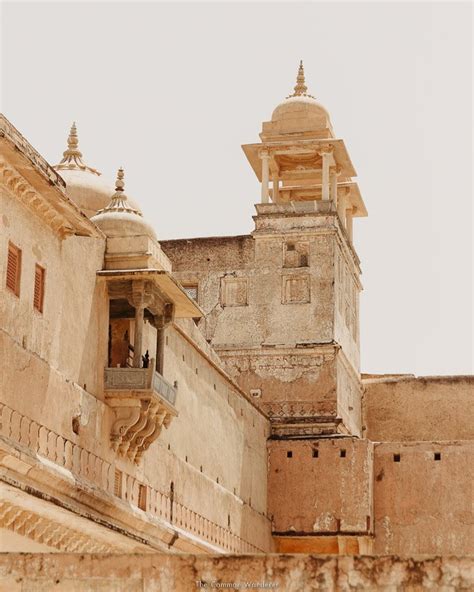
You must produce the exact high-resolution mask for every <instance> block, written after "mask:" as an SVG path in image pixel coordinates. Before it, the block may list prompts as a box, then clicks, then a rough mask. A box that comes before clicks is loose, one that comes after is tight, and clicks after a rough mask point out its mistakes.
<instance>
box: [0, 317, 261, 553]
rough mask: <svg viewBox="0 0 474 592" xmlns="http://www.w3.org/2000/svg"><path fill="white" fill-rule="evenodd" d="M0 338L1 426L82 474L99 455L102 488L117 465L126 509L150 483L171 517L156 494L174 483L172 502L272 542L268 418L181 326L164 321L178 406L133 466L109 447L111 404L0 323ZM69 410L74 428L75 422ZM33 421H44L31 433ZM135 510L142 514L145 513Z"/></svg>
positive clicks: (153, 505) (108, 487)
mask: <svg viewBox="0 0 474 592" xmlns="http://www.w3.org/2000/svg"><path fill="white" fill-rule="evenodd" d="M0 338H1V346H2V351H4V352H5V356H4V362H5V368H4V372H3V373H2V383H1V387H2V388H1V400H2V403H4V404H6V407H4V408H3V410H2V420H3V425H2V432H1V433H2V435H5V436H7V437H9V438H11V439H12V440H13V441H15V442H18V443H19V444H21V445H23V446H25V445H26V446H27V447H29V446H31V447H32V451H33V453H36V452H38V453H39V454H40V455H41V456H42V457H43V456H46V457H50V458H51V460H52V461H53V462H56V463H58V464H62V465H63V466H66V465H64V463H69V461H70V462H71V465H69V464H67V468H68V469H70V468H72V469H73V471H72V472H73V474H74V473H76V471H78V470H79V469H80V472H81V473H82V471H83V473H82V476H84V477H85V478H86V481H88V480H90V479H92V475H95V474H96V472H97V463H100V467H101V468H99V470H98V471H99V472H98V474H97V479H95V478H94V479H93V481H94V486H96V487H97V486H98V487H99V489H100V490H102V491H103V492H104V493H105V494H107V495H110V494H111V493H112V492H113V472H114V469H118V470H120V471H121V472H122V475H123V491H122V500H121V503H122V502H124V503H125V504H126V505H128V506H129V508H130V512H132V513H136V512H137V511H138V510H137V506H138V487H139V485H140V484H143V483H144V484H147V485H150V486H151V489H150V491H149V495H148V500H149V502H148V503H149V506H148V510H149V512H150V516H153V515H156V516H159V517H162V519H163V520H165V521H169V520H170V515H169V503H168V505H167V508H168V510H167V511H166V512H165V513H164V514H162V509H161V506H160V502H156V501H155V496H157V495H160V496H164V498H165V499H168V500H169V498H170V495H171V483H173V488H174V492H173V493H174V503H175V504H180V505H181V506H183V507H185V508H187V509H189V510H192V511H194V512H196V513H197V514H199V515H200V516H203V517H205V518H206V520H208V521H209V523H212V524H215V525H218V526H219V527H221V528H222V529H225V530H230V531H231V532H233V533H235V534H236V535H237V536H239V537H240V538H242V539H244V540H248V541H252V544H254V545H255V547H256V548H258V549H262V550H271V548H272V543H271V534H270V522H269V520H268V519H267V517H266V478H267V459H266V449H265V442H266V438H267V436H268V433H269V427H268V421H267V420H266V419H265V418H264V417H263V416H262V415H261V413H260V412H259V411H258V410H257V409H256V408H255V407H253V406H252V404H251V403H250V402H248V401H247V399H246V398H245V397H244V396H243V395H241V394H240V393H239V391H238V390H237V388H236V387H235V386H233V385H232V383H230V382H229V380H228V378H226V376H225V374H224V373H223V372H222V370H220V371H219V369H218V367H217V366H214V365H213V364H211V363H210V360H209V359H208V358H206V357H205V356H204V353H203V352H202V351H200V350H199V348H197V347H195V346H193V345H192V344H191V343H190V342H189V341H188V340H187V339H185V337H184V336H183V335H182V334H181V333H179V332H178V331H177V330H174V331H173V330H172V329H169V330H168V346H167V348H166V350H165V377H166V378H167V379H168V380H169V381H170V382H174V381H175V380H176V381H177V382H178V397H177V401H176V406H177V409H178V412H179V415H178V417H177V418H175V419H174V420H173V422H172V424H171V426H170V428H169V430H163V433H162V437H160V438H158V440H157V441H155V442H154V443H153V445H152V446H151V448H150V450H149V451H148V452H147V453H146V454H145V456H144V460H143V464H142V465H140V466H136V465H135V464H133V463H131V462H130V461H129V460H127V459H124V458H122V457H118V456H116V455H115V453H114V452H113V451H112V449H111V447H110V441H109V438H110V429H111V425H112V421H113V414H112V412H111V410H110V409H109V408H108V407H107V405H106V404H105V403H103V402H102V401H101V400H99V399H97V398H96V397H94V396H93V395H91V394H90V393H88V392H87V391H85V390H84V389H82V388H81V387H80V386H79V385H77V384H76V383H74V382H73V381H71V380H68V379H66V378H65V377H64V376H63V375H61V374H60V373H59V372H58V371H57V370H54V369H52V368H51V367H50V366H49V364H47V362H46V361H44V360H41V359H40V358H38V357H37V356H35V355H34V354H32V353H31V352H28V351H27V350H25V349H24V348H22V347H21V346H20V345H18V344H16V343H15V342H14V341H13V340H12V339H11V338H10V337H8V336H7V335H6V334H5V333H0ZM183 356H184V360H183ZM25 369H27V371H25ZM196 370H197V373H196ZM13 385H14V388H12V386H13ZM214 385H215V389H214ZM23 418H24V419H23ZM75 418H76V419H77V421H78V426H79V427H78V433H75V432H74V430H73V426H74V423H73V419H75ZM31 422H34V423H33V424H32V423H31ZM40 426H45V428H46V429H47V430H46V432H45V431H42V432H41V433H40V438H38V434H37V430H38V429H39V428H40ZM50 431H51V432H50ZM49 433H51V437H50V436H49V435H48V434H49ZM43 436H44V437H45V438H46V441H45V442H42V440H41V439H42V438H43ZM40 440H41V441H40ZM76 450H77V455H78V458H80V459H81V460H80V462H79V464H78V465H77V467H76V465H75V464H74V459H72V458H70V459H69V461H68V458H69V456H71V457H72V456H73V455H74V457H75V455H76ZM90 453H93V458H91V460H90V463H91V464H90V465H89V461H88V460H86V459H87V458H88V457H89V454H90ZM32 475H33V474H32V473H31V476H32ZM217 500H218V501H217ZM142 518H143V520H145V521H146V520H149V517H147V516H146V515H144V514H142ZM175 518H176V513H175ZM190 520H191V518H189V519H188V520H185V519H184V518H183V521H182V524H178V525H179V526H180V527H182V528H184V530H186V527H190V526H191V524H190ZM193 520H194V519H193ZM194 522H195V520H194ZM208 529H209V527H208V526H205V525H203V527H202V528H201V529H200V530H201V534H202V535H206V536H205V538H206V537H207V536H208V535H209V536H210V531H209V532H208ZM197 530H198V527H197V526H196V531H197ZM204 531H206V532H204ZM215 542H216V543H217V539H216V541H215ZM220 542H221V541H220Z"/></svg>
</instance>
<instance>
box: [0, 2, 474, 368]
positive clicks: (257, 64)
mask: <svg viewBox="0 0 474 592" xmlns="http://www.w3.org/2000/svg"><path fill="white" fill-rule="evenodd" d="M471 12H472V7H471V5H470V3H468V2H466V3H456V2H446V3H441V2H436V3H430V2H422V3H415V2H405V3H402V2H397V3H390V2H379V3H374V2H369V3H363V2H350V3H342V2H328V3H323V2H314V3H297V2H291V3H289V2H288V3H283V2H279V3H271V2H265V3H200V2H193V3H191V4H186V3H181V2H174V3H159V2H145V3H139V2H106V3H98V2H87V3H85V2H83V3H72V2H62V3H59V2H55V3H44V2H34V3H31V4H29V3H25V2H4V3H3V15H2V16H3V18H2V75H1V81H2V94H1V98H2V111H3V112H4V113H5V114H6V115H7V117H8V118H9V119H10V120H11V121H12V122H13V123H14V125H16V127H18V128H19V130H20V131H21V132H22V133H23V134H24V135H25V136H26V138H27V139H28V140H29V141H30V142H31V143H32V144H33V146H35V147H36V148H37V149H38V150H39V151H40V152H41V153H42V154H43V155H44V156H45V157H46V159H47V160H48V161H49V162H50V163H52V164H54V163H56V162H57V161H58V160H59V159H60V157H61V153H62V151H63V150H64V148H65V140H66V136H67V132H68V129H69V126H70V123H71V121H72V120H76V121H77V125H78V130H79V140H80V148H81V150H82V152H83V154H84V158H85V161H86V162H87V163H88V164H90V165H91V166H94V167H97V168H98V169H99V170H101V171H102V172H103V174H104V175H105V176H106V177H109V178H111V179H113V178H114V176H115V170H116V169H117V167H118V166H120V165H123V166H124V167H125V171H126V183H127V190H128V193H129V195H133V197H134V198H135V199H137V200H138V201H139V202H140V204H141V206H142V209H143V211H144V213H145V215H146V216H147V217H148V218H149V219H150V221H151V222H152V223H153V225H154V227H155V229H156V230H157V234H158V236H159V238H163V239H164V238H178V237H193V236H207V235H214V236H216V235H232V234H246V233H249V232H250V231H251V230H252V228H253V222H252V218H251V216H252V215H253V213H254V209H253V204H254V203H256V202H258V200H259V192H260V188H259V185H258V182H257V180H256V178H255V176H254V174H253V172H252V171H251V169H250V166H249V165H248V163H247V161H246V159H245V157H244V154H243V152H242V151H241V148H240V145H241V144H244V143H251V142H255V141H258V133H259V131H260V128H261V122H262V121H266V120H269V119H270V116H271V113H272V110H273V108H274V107H275V106H276V105H277V104H278V103H279V102H280V101H281V100H282V99H283V98H284V97H285V96H286V95H288V94H289V92H290V91H291V89H292V87H293V85H294V79H295V76H296V70H297V65H298V61H299V60H300V59H303V60H304V63H305V70H306V77H307V84H308V86H309V89H310V91H311V92H312V94H314V95H315V96H316V97H317V98H318V99H319V100H320V101H321V102H322V104H323V105H325V106H326V108H327V109H328V110H329V112H330V114H331V118H332V122H333V125H334V128H335V131H336V134H337V136H338V137H341V138H343V139H344V140H345V142H346V146H347V148H348V150H349V153H350V155H351V158H352V161H353V163H354V165H355V167H356V169H357V171H358V179H357V180H358V182H359V185H360V188H361V192H362V195H363V198H364V200H365V203H366V205H367V208H368V211H369V217H368V218H366V219H359V220H356V222H355V245H356V248H357V251H358V253H359V256H360V258H361V261H362V269H363V276H362V281H363V284H364V286H365V291H364V293H363V295H362V303H361V340H362V371H365V372H413V373H416V374H418V375H430V374H466V373H471V372H472V359H473V345H472V336H473V328H472V316H473V314H472V301H473V285H472V259H473V244H472V177H471V168H472V117H471V115H472V114H471V104H472V57H471V56H472V14H471Z"/></svg>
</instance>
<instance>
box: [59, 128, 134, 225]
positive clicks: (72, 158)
mask: <svg viewBox="0 0 474 592" xmlns="http://www.w3.org/2000/svg"><path fill="white" fill-rule="evenodd" d="M67 143H68V147H67V150H65V151H64V153H63V159H62V160H61V162H60V163H59V164H57V165H55V166H54V168H55V170H57V171H59V174H60V175H61V177H62V178H63V179H64V181H65V182H66V193H67V195H68V197H70V198H71V199H72V200H73V201H74V203H75V204H76V205H77V206H78V207H79V208H80V209H81V210H82V211H83V212H84V214H86V216H87V217H88V218H91V217H92V216H94V215H95V214H96V213H97V212H98V211H99V210H102V209H103V208H105V207H106V206H107V204H109V203H110V199H111V197H112V195H113V194H114V192H115V189H114V186H113V183H110V182H109V181H107V180H105V179H104V178H103V177H102V175H101V174H100V173H99V171H98V170H96V169H94V168H92V167H89V166H87V165H86V164H84V162H83V160H82V153H81V152H80V150H79V141H78V137H77V128H76V124H75V123H73V124H72V127H71V131H70V132H69V137H68V142H67ZM129 205H130V206H131V207H132V208H134V209H136V210H138V211H140V209H139V208H138V206H137V205H136V203H135V202H134V201H133V200H131V199H129Z"/></svg>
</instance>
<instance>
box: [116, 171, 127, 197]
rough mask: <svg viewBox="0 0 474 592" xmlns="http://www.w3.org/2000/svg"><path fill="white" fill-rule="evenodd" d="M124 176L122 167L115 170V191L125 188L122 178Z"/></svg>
mask: <svg viewBox="0 0 474 592" xmlns="http://www.w3.org/2000/svg"><path fill="white" fill-rule="evenodd" d="M124 177H125V173H124V172H123V167H120V168H119V170H118V171H117V179H116V181H115V191H123V190H124V188H125V181H124V180H123V178H124Z"/></svg>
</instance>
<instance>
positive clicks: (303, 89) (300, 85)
mask: <svg viewBox="0 0 474 592" xmlns="http://www.w3.org/2000/svg"><path fill="white" fill-rule="evenodd" d="M294 88H295V92H294V93H293V94H292V95H290V96H289V97H287V98H288V99H289V98H290V97H311V98H312V99H314V97H313V96H312V95H309V94H308V87H307V86H306V82H305V78H304V66H303V60H300V65H299V68H298V75H297V76H296V86H295V87H294Z"/></svg>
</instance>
